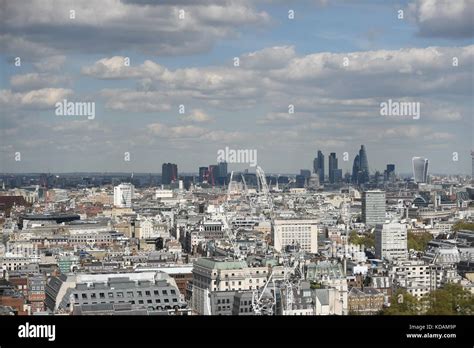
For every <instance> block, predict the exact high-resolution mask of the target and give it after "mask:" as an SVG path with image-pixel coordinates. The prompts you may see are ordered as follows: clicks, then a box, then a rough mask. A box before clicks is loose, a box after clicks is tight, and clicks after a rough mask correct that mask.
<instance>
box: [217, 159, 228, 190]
mask: <svg viewBox="0 0 474 348" xmlns="http://www.w3.org/2000/svg"><path fill="white" fill-rule="evenodd" d="M217 167H218V170H217V171H218V175H217V181H218V184H219V185H225V184H226V180H227V162H219V163H218V164H217Z"/></svg>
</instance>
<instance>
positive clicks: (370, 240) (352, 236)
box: [349, 230, 375, 248]
mask: <svg viewBox="0 0 474 348" xmlns="http://www.w3.org/2000/svg"><path fill="white" fill-rule="evenodd" d="M349 243H352V244H357V245H364V246H366V247H367V248H372V247H374V246H375V236H374V234H373V233H370V232H369V233H366V234H364V235H362V236H359V234H358V233H357V231H354V230H352V231H351V232H350V233H349Z"/></svg>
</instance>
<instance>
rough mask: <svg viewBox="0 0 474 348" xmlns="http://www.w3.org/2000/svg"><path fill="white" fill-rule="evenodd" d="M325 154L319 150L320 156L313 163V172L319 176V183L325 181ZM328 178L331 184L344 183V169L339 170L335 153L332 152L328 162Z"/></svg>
mask: <svg viewBox="0 0 474 348" xmlns="http://www.w3.org/2000/svg"><path fill="white" fill-rule="evenodd" d="M324 167H325V166H324V154H323V153H322V152H321V151H320V150H319V151H318V156H317V157H316V158H315V159H314V161H313V172H314V173H315V174H317V175H318V177H319V182H320V183H322V182H324V181H325V170H324ZM328 169H329V171H328V178H329V182H330V183H331V184H333V183H337V182H340V181H342V169H339V168H338V164H337V157H336V153H335V152H331V154H330V155H329V161H328Z"/></svg>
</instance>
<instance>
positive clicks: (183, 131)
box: [147, 123, 207, 138]
mask: <svg viewBox="0 0 474 348" xmlns="http://www.w3.org/2000/svg"><path fill="white" fill-rule="evenodd" d="M147 128H148V130H149V131H150V133H151V134H153V135H155V136H159V137H161V138H196V137H199V136H201V135H203V134H205V133H206V132H207V130H206V129H204V128H201V127H197V126H191V125H187V126H171V127H170V126H167V125H164V124H161V123H152V124H149V125H148V126H147Z"/></svg>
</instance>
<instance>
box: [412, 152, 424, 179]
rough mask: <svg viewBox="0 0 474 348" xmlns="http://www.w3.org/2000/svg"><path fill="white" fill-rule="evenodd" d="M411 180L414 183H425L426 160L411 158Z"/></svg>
mask: <svg viewBox="0 0 474 348" xmlns="http://www.w3.org/2000/svg"><path fill="white" fill-rule="evenodd" d="M412 164H413V179H414V181H415V183H417V184H421V183H426V182H427V181H426V179H427V176H428V159H426V158H423V157H413V158H412Z"/></svg>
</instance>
